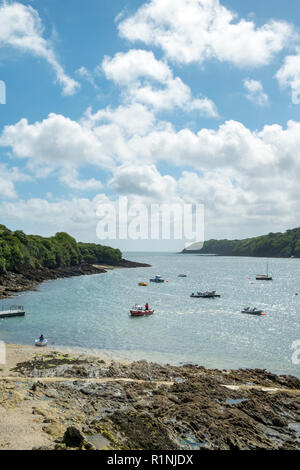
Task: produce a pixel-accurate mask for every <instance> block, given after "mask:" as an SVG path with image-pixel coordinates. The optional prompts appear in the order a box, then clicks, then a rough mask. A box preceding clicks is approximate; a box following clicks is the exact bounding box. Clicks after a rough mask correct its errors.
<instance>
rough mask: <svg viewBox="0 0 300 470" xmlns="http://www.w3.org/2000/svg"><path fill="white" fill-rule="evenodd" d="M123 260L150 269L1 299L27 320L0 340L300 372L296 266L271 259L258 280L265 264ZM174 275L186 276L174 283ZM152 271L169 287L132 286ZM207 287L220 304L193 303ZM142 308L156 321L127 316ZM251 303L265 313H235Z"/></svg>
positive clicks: (299, 268) (14, 323)
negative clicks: (268, 278) (295, 357)
mask: <svg viewBox="0 0 300 470" xmlns="http://www.w3.org/2000/svg"><path fill="white" fill-rule="evenodd" d="M127 257H128V258H129V259H131V260H134V261H141V262H146V263H149V264H151V265H152V267H151V268H139V269H116V270H114V271H110V272H108V273H106V274H98V275H94V276H81V277H74V278H70V279H60V280H57V281H49V282H45V283H44V284H42V285H41V286H40V287H39V290H38V292H27V293H24V294H21V295H19V296H18V297H17V298H15V299H11V300H9V301H4V302H3V303H2V307H3V308H5V307H8V306H9V305H10V304H14V303H18V304H23V305H24V307H25V310H26V316H25V317H24V318H11V319H5V320H0V339H1V340H4V341H6V342H10V343H21V344H33V341H34V339H35V338H36V337H38V336H39V334H40V333H43V334H44V335H45V336H46V337H49V338H51V344H52V345H54V346H68V347H74V348H84V349H96V350H101V351H102V352H105V353H107V354H112V355H115V357H117V358H124V359H127V358H128V359H147V360H152V361H160V362H169V363H185V362H193V363H198V364H202V365H204V366H207V367H215V368H238V367H260V368H266V369H268V370H271V371H274V372H280V373H290V374H294V375H298V376H299V375H300V366H299V365H296V364H293V362H292V354H293V349H292V343H293V342H294V341H296V340H300V331H299V320H300V260H299V259H269V260H268V262H269V271H270V273H271V274H272V275H273V278H274V280H273V281H272V282H259V281H255V274H258V273H264V272H265V271H266V262H267V261H266V260H265V259H262V258H231V257H204V256H197V255H178V254H153V253H130V254H128V255H127ZM180 273H184V274H187V278H178V274H180ZM155 274H161V275H162V276H164V278H165V279H167V280H168V283H165V284H154V283H150V284H149V286H148V287H139V286H138V282H139V281H148V280H149V278H150V277H152V276H154V275H155ZM207 289H213V290H216V291H217V292H218V293H220V294H221V298H217V299H192V298H190V294H191V293H192V292H195V291H197V290H207ZM296 292H298V293H299V295H298V296H296V295H295V293H296ZM146 301H147V302H149V304H150V306H152V307H153V308H154V309H155V313H154V315H152V316H150V317H142V318H130V317H129V315H128V312H129V308H130V307H131V306H132V305H134V304H135V303H136V302H138V303H141V304H143V303H145V302H146ZM247 306H251V307H252V306H254V307H260V308H262V309H263V310H264V311H265V312H266V313H267V316H265V317H254V316H250V315H244V314H241V313H240V311H241V309H242V308H243V307H247ZM299 357H300V354H299Z"/></svg>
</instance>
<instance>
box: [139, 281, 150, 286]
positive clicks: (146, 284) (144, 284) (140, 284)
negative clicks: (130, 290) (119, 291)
mask: <svg viewBox="0 0 300 470" xmlns="http://www.w3.org/2000/svg"><path fill="white" fill-rule="evenodd" d="M139 286H148V282H139Z"/></svg>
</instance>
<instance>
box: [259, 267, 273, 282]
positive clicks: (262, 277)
mask: <svg viewBox="0 0 300 470" xmlns="http://www.w3.org/2000/svg"><path fill="white" fill-rule="evenodd" d="M255 279H256V280H257V281H272V280H273V278H272V276H269V265H268V264H267V274H257V275H256V276H255Z"/></svg>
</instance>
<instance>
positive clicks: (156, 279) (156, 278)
mask: <svg viewBox="0 0 300 470" xmlns="http://www.w3.org/2000/svg"><path fill="white" fill-rule="evenodd" d="M150 282H158V283H161V282H165V280H164V278H163V277H162V276H160V275H156V276H155V277H154V278H152V279H150Z"/></svg>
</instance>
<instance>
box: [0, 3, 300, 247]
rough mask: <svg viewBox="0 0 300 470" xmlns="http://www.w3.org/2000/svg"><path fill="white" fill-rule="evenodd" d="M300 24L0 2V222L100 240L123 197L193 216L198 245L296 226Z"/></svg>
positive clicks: (188, 7) (190, 11)
mask: <svg viewBox="0 0 300 470" xmlns="http://www.w3.org/2000/svg"><path fill="white" fill-rule="evenodd" d="M299 23H300V2H297V1H296V0H290V1H288V2H284V1H283V0H264V1H263V2H262V1H258V0H251V1H250V0H243V1H242V2H241V1H240V0H149V1H143V0H130V1H129V0H114V1H113V2H112V1H108V0H101V1H99V0H31V1H29V0H27V1H25V0H24V1H8V0H7V1H1V0H0V80H1V82H0V101H1V104H0V222H1V223H3V224H5V225H7V226H8V227H9V228H11V229H12V230H16V229H23V230H24V231H25V232H26V233H38V234H41V235H44V236H49V235H52V234H54V233H55V232H57V231H67V232H69V233H70V234H71V235H73V236H74V237H76V238H77V239H80V240H82V241H92V242H95V241H96V242H97V241H99V231H98V232H97V226H98V223H99V220H100V219H101V217H100V214H102V212H101V210H102V209H103V208H105V207H108V205H109V204H113V203H115V202H117V201H118V200H119V198H120V197H127V199H128V202H129V205H131V204H137V205H144V206H147V207H149V205H150V204H168V205H170V206H171V205H172V204H177V205H178V204H179V205H183V204H191V205H196V204H203V206H204V210H205V226H204V230H205V239H209V238H218V239H223V238H231V239H233V238H245V237H250V236H256V235H261V234H265V233H269V232H271V231H272V232H276V231H285V230H286V229H289V228H294V227H297V226H299V225H300V215H299V210H298V208H299V202H300V185H299V176H300V115H299V103H300V29H299ZM4 87H5V91H6V93H4ZM99 207H100V209H99ZM101 208H102V209H101ZM97 234H98V236H97ZM100 241H102V242H104V241H103V240H100ZM107 242H109V244H111V245H112V246H115V247H120V248H121V249H122V250H125V251H126V250H135V251H140V250H147V249H150V250H158V251H159V250H160V249H161V248H163V249H168V250H177V249H181V248H183V241H182V240H166V241H161V242H160V241H149V240H132V239H122V240H120V239H113V238H110V239H109V240H108V241H107Z"/></svg>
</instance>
